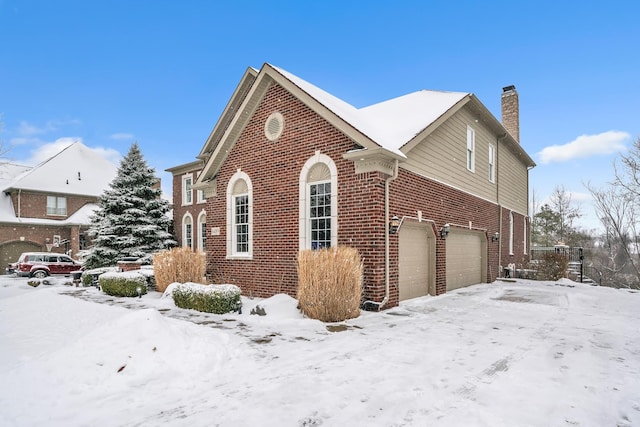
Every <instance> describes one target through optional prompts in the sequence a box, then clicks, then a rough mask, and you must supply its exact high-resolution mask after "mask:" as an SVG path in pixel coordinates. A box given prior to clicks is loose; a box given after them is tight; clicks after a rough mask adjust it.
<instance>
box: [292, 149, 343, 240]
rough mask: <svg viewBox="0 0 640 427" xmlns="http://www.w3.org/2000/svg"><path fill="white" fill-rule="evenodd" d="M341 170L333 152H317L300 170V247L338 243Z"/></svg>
mask: <svg viewBox="0 0 640 427" xmlns="http://www.w3.org/2000/svg"><path fill="white" fill-rule="evenodd" d="M337 189H338V171H337V168H336V165H335V163H334V162H333V160H331V158H330V157H329V156H326V155H324V154H320V152H316V155H315V156H313V157H311V158H310V159H309V160H307V162H306V163H305V165H304V167H303V168H302V171H301V173H300V224H299V227H300V249H322V248H329V247H332V246H336V245H337V244H338V233H337V231H338V215H337V214H338V212H337V210H338V209H337V204H338V195H337Z"/></svg>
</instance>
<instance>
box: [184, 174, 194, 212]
mask: <svg viewBox="0 0 640 427" xmlns="http://www.w3.org/2000/svg"><path fill="white" fill-rule="evenodd" d="M192 185H193V174H191V173H188V174H186V175H183V176H182V204H183V205H191V204H193V188H191V186H192Z"/></svg>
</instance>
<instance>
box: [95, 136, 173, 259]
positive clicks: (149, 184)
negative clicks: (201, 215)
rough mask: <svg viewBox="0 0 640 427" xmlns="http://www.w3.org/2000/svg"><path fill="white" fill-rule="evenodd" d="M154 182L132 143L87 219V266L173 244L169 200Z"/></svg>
mask: <svg viewBox="0 0 640 427" xmlns="http://www.w3.org/2000/svg"><path fill="white" fill-rule="evenodd" d="M158 182H159V180H158V178H156V176H155V170H154V169H153V168H149V167H148V166H147V163H146V161H145V160H144V158H143V156H142V153H141V152H140V149H139V148H138V144H137V143H134V144H133V145H132V146H131V149H130V150H129V153H128V154H127V156H126V157H125V158H124V159H122V161H121V162H120V167H119V168H118V173H117V175H116V177H115V178H114V180H113V181H112V182H111V184H109V188H108V189H107V190H105V192H104V193H103V194H102V195H101V196H100V200H99V202H98V204H99V207H100V209H98V210H97V211H96V213H95V215H94V216H93V217H92V219H91V226H90V228H89V231H88V234H89V236H90V237H91V238H92V243H93V247H92V249H91V254H90V255H89V257H88V258H87V261H86V266H87V267H88V268H96V267H102V266H109V265H115V264H116V262H117V261H118V259H120V258H123V257H136V258H141V257H144V256H146V255H149V254H150V253H152V252H154V251H157V250H160V249H163V248H166V247H167V246H170V245H173V244H175V241H173V239H172V238H171V235H170V234H169V233H168V231H167V230H168V228H169V225H170V222H171V220H170V219H169V217H167V215H166V213H167V212H168V210H169V202H168V201H166V200H164V199H162V198H161V197H160V195H161V193H162V190H161V189H160V188H159V186H158V185H157V184H158Z"/></svg>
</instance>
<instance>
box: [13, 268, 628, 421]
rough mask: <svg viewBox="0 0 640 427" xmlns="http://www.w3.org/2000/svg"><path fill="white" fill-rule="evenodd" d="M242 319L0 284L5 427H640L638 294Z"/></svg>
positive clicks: (276, 306)
mask: <svg viewBox="0 0 640 427" xmlns="http://www.w3.org/2000/svg"><path fill="white" fill-rule="evenodd" d="M243 302H244V304H245V305H244V310H243V313H242V314H235V313H234V314H227V315H222V316H219V315H209V314H203V313H197V312H192V311H189V310H182V309H178V308H176V307H175V306H174V305H173V302H172V300H171V299H170V298H161V297H160V294H158V293H153V292H152V293H150V294H147V295H144V296H143V297H142V298H141V299H138V298H123V299H119V298H112V297H109V296H106V295H104V294H101V293H100V292H99V291H98V290H96V289H94V288H89V289H85V288H73V287H67V286H63V285H53V286H45V285H41V286H40V287H38V288H31V287H29V286H28V285H26V280H25V279H16V278H8V277H2V278H0V425H1V426H20V427H26V426H65V427H69V426H92V427H95V426H162V425H168V426H189V427H193V426H320V425H322V426H492V427H494V426H509V427H513V426H597V427H600V426H639V425H640V293H638V292H635V293H634V292H630V291H627V290H614V289H609V288H598V287H591V286H587V285H581V284H577V283H573V282H570V281H566V280H563V281H561V282H559V283H554V282H533V281H525V280H519V281H518V282H516V283H506V282H496V283H493V284H483V285H476V286H471V287H468V288H464V289H460V290H457V291H454V292H450V293H448V294H446V295H443V296H439V297H424V298H418V299H415V300H411V301H408V302H406V303H403V304H402V305H401V306H400V307H398V308H394V309H391V310H387V311H385V312H382V313H367V312H363V313H362V315H361V316H360V317H359V318H357V319H353V320H350V321H347V322H344V323H341V324H337V325H336V324H332V325H327V324H323V323H321V322H318V321H314V320H309V319H305V318H303V317H302V316H301V315H300V314H299V313H298V311H297V310H296V301H295V300H293V299H292V298H290V297H287V296H284V295H277V296H275V297H273V298H269V299H266V300H261V301H259V300H248V299H244V300H243ZM256 304H259V305H260V306H261V307H263V308H264V309H265V310H266V312H267V315H266V316H262V317H261V316H257V315H251V314H250V311H251V309H252V308H253V307H255V305H256Z"/></svg>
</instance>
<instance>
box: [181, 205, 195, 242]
mask: <svg viewBox="0 0 640 427" xmlns="http://www.w3.org/2000/svg"><path fill="white" fill-rule="evenodd" d="M182 246H184V247H187V248H191V249H193V217H192V216H191V214H190V213H189V212H187V213H186V214H184V216H183V217H182Z"/></svg>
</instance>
